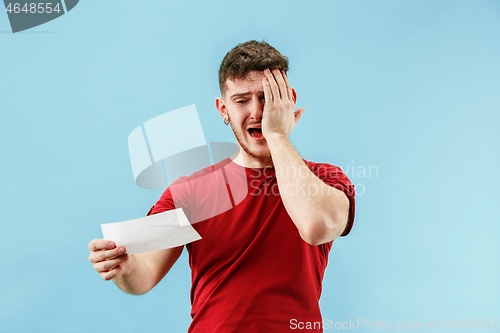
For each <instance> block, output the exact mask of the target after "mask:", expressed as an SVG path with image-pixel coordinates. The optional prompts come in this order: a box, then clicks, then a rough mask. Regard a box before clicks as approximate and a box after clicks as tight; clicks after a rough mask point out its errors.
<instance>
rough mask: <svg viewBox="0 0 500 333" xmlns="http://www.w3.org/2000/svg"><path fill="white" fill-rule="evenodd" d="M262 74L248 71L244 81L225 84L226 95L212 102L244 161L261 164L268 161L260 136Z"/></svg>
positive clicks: (269, 156) (264, 141)
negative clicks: (236, 143) (229, 126)
mask: <svg viewBox="0 0 500 333" xmlns="http://www.w3.org/2000/svg"><path fill="white" fill-rule="evenodd" d="M264 77H265V76H264V73H263V72H258V71H251V72H250V73H248V74H247V76H246V77H245V78H244V79H239V80H230V79H228V80H227V81H226V94H225V96H224V97H223V98H222V99H221V98H218V99H217V101H216V105H217V109H218V110H219V113H220V114H221V116H222V117H223V118H224V119H229V121H230V124H231V128H232V129H233V132H234V135H235V136H236V140H237V141H238V145H239V146H240V148H241V149H242V151H243V152H242V153H243V154H245V155H246V157H247V158H248V157H249V158H250V159H253V160H259V161H261V162H265V161H266V160H269V159H270V158H271V152H270V150H269V147H268V146H267V142H266V140H265V139H264V137H263V136H262V131H261V121H262V112H263V111H264V104H265V100H264V88H263V85H262V79H263V78H264Z"/></svg>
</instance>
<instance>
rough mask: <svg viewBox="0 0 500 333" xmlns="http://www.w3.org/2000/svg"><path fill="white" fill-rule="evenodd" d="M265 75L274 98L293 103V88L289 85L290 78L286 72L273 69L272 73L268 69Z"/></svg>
mask: <svg viewBox="0 0 500 333" xmlns="http://www.w3.org/2000/svg"><path fill="white" fill-rule="evenodd" d="M264 75H265V76H266V78H267V80H268V82H269V86H270V90H271V92H272V94H273V98H274V97H278V98H281V99H288V100H290V101H293V94H292V88H291V87H290V84H289V83H288V78H287V77H286V73H285V71H280V70H279V69H273V70H272V71H271V70H269V69H266V70H265V71H264Z"/></svg>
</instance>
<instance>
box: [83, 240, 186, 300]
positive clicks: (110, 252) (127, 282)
mask: <svg viewBox="0 0 500 333" xmlns="http://www.w3.org/2000/svg"><path fill="white" fill-rule="evenodd" d="M183 248H184V246H179V247H175V248H171V249H166V250H160V251H152V252H146V253H140V254H135V255H128V254H127V253H126V249H125V248H124V247H123V246H119V247H116V245H115V243H114V242H111V241H106V240H103V239H94V240H93V241H91V242H90V243H89V249H90V256H89V260H90V262H92V263H93V264H94V269H95V270H96V271H97V272H98V273H99V275H100V276H101V277H102V278H103V279H104V280H113V282H115V284H116V285H117V286H118V288H120V289H121V290H123V291H124V292H126V293H128V294H133V295H142V294H145V293H147V292H148V291H150V290H151V289H153V287H154V286H156V285H157V284H158V282H160V281H161V279H163V277H164V276H165V275H166V274H167V273H168V271H169V270H170V268H172V266H173V265H174V263H175V262H176V261H177V259H178V258H179V256H180V255H181V253H182V249H183Z"/></svg>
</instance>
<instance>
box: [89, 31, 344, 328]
mask: <svg viewBox="0 0 500 333" xmlns="http://www.w3.org/2000/svg"><path fill="white" fill-rule="evenodd" d="M287 71H288V60H287V58H286V57H284V56H283V55H282V54H281V53H279V52H278V51H277V50H276V49H275V48H273V47H272V46H270V45H269V44H267V43H265V42H257V41H249V42H246V43H243V44H240V45H238V46H236V47H235V48H234V49H232V50H231V51H230V52H229V53H228V54H227V55H226V56H225V58H224V60H223V61H222V64H221V67H220V69H219V85H220V89H221V97H220V98H217V99H216V107H217V110H218V111H219V113H220V115H221V117H222V118H223V119H224V122H225V123H226V125H227V124H231V127H232V130H233V132H234V134H235V136H236V140H237V143H238V146H239V148H240V149H239V151H238V153H237V155H236V156H233V157H232V158H228V159H226V160H223V161H222V162H220V163H217V164H215V165H213V166H211V167H208V168H205V169H203V170H201V171H199V172H196V173H194V174H193V175H191V176H189V177H181V178H179V179H178V180H177V181H176V182H174V183H173V184H172V185H171V186H170V187H169V188H168V189H167V190H166V191H165V192H164V194H163V195H162V197H161V198H160V200H159V201H158V202H157V203H156V205H155V206H153V207H152V208H151V210H150V212H149V213H148V215H149V214H156V213H160V212H163V211H166V210H170V209H175V208H179V207H180V208H182V209H183V210H184V212H185V213H186V215H187V216H188V218H189V219H190V221H191V223H192V225H193V227H194V228H195V229H196V230H197V231H198V233H199V234H200V235H201V236H202V239H201V240H199V241H196V242H193V243H190V244H187V245H186V248H187V250H188V253H189V264H190V267H191V270H192V289H191V303H192V310H191V316H192V318H193V322H192V324H191V326H190V328H189V332H205V333H206V332H236V331H238V332H283V331H288V330H291V329H294V328H311V330H312V331H315V332H321V331H322V328H321V313H320V310H319V305H318V301H319V298H320V295H321V283H322V279H323V274H324V271H325V268H326V265H327V262H328V253H329V251H330V248H331V245H332V241H333V240H334V239H335V238H337V237H338V236H345V235H347V234H348V233H349V231H350V229H351V227H352V223H353V219H354V189H353V186H352V185H351V183H350V181H349V179H348V178H347V177H346V176H345V174H344V173H343V172H342V171H341V170H340V169H339V168H337V167H334V166H332V165H329V164H318V163H314V162H308V161H305V160H303V159H302V158H301V157H300V155H299V153H298V152H297V151H296V150H295V148H294V147H293V145H292V144H291V143H290V141H289V138H288V136H289V134H290V132H291V131H292V129H293V128H294V127H295V125H296V124H297V122H298V121H299V119H300V117H301V115H302V113H303V112H304V109H303V108H300V109H297V110H296V111H294V109H295V104H296V99H297V95H296V92H295V90H294V89H293V88H292V87H291V86H290V84H289V82H288V78H287V75H286V72H287ZM241 174H243V175H245V177H244V178H245V181H244V182H243V183H242V182H241V178H238V177H237V176H236V175H241ZM235 178H238V179H239V180H237V181H236V183H235V182H234V181H233V182H231V181H228V179H229V180H230V179H235ZM235 184H237V186H236V185H235ZM241 189H244V191H243V193H244V196H243V198H241V200H235V199H234V198H236V197H237V196H238V193H240V194H241V192H242V191H239V190H241ZM228 192H229V197H230V198H231V204H232V205H231V206H230V207H229V209H225V210H224V209H223V210H220V209H219V208H220V204H219V203H220V202H222V201H223V200H224V198H227V193H228ZM89 248H90V251H91V253H90V257H89V259H90V261H91V262H92V263H94V268H95V270H96V271H97V272H99V274H100V276H101V277H102V278H103V279H105V280H111V279H112V280H113V281H114V282H115V283H116V285H117V286H118V287H119V288H120V289H121V290H123V291H124V292H127V293H130V294H144V293H146V292H148V291H149V290H151V289H152V288H153V287H154V286H155V285H156V284H157V283H158V282H160V281H161V279H162V278H163V277H164V276H165V274H167V272H168V271H169V270H170V268H171V267H172V265H173V264H174V263H175V261H176V260H177V259H178V258H179V256H180V254H181V252H182V250H183V246H181V247H177V248H172V249H167V250H161V251H154V252H149V253H142V254H138V255H131V256H129V255H127V253H126V249H125V248H124V247H123V246H120V247H116V245H115V244H114V243H113V242H110V241H105V240H99V239H96V240H93V241H92V242H90V244H89ZM300 323H314V324H310V325H308V326H305V325H302V327H301V326H300Z"/></svg>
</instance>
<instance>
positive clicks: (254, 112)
mask: <svg viewBox="0 0 500 333" xmlns="http://www.w3.org/2000/svg"><path fill="white" fill-rule="evenodd" d="M263 111H264V101H263V100H260V99H259V98H254V99H253V100H252V108H251V116H252V118H254V119H256V120H261V119H262V112H263Z"/></svg>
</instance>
